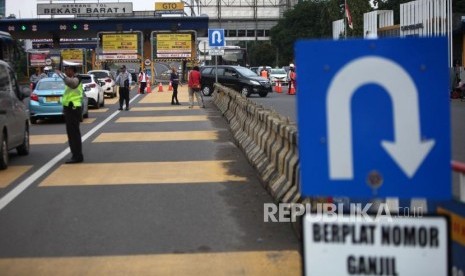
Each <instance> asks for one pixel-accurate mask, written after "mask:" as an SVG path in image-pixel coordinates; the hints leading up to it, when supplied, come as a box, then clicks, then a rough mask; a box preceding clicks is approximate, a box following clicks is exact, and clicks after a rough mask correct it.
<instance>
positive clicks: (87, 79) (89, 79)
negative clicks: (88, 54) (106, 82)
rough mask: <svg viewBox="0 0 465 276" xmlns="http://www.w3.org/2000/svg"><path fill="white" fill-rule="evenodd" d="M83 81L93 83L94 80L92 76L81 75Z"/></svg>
mask: <svg viewBox="0 0 465 276" xmlns="http://www.w3.org/2000/svg"><path fill="white" fill-rule="evenodd" d="M81 82H82V83H84V84H85V83H91V82H92V78H91V77H89V76H81Z"/></svg>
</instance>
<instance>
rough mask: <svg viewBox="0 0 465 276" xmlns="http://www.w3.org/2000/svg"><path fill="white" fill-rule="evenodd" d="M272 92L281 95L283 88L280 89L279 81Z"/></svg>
mask: <svg viewBox="0 0 465 276" xmlns="http://www.w3.org/2000/svg"><path fill="white" fill-rule="evenodd" d="M274 90H275V91H276V93H283V88H282V87H281V82H280V81H278V83H277V84H276V86H275V87H274Z"/></svg>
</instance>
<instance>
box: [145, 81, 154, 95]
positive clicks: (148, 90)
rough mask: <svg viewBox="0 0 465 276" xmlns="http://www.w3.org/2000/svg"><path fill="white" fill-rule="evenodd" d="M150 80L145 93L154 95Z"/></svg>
mask: <svg viewBox="0 0 465 276" xmlns="http://www.w3.org/2000/svg"><path fill="white" fill-rule="evenodd" d="M150 85H151V84H150V80H147V86H145V93H147V94H149V93H152V87H150Z"/></svg>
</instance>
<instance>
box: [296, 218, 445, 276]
mask: <svg viewBox="0 0 465 276" xmlns="http://www.w3.org/2000/svg"><path fill="white" fill-rule="evenodd" d="M334 216H335V215H334V214H333V215H328V214H327V215H324V214H318V215H317V214H313V215H310V214H307V215H305V217H304V251H305V269H306V273H305V275H308V276H312V275H338V276H344V275H441V276H446V275H449V273H448V271H449V250H448V246H449V239H448V221H447V219H446V218H445V217H439V216H438V217H421V218H409V217H397V218H394V217H392V218H390V219H391V220H389V219H388V218H379V220H377V219H375V218H373V220H369V221H365V220H363V219H361V218H360V217H358V218H356V217H354V216H350V215H345V216H341V215H338V216H337V219H335V217H334Z"/></svg>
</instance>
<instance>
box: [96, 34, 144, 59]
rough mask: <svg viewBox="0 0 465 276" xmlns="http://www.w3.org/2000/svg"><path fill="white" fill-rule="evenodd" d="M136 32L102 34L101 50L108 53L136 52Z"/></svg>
mask: <svg viewBox="0 0 465 276" xmlns="http://www.w3.org/2000/svg"><path fill="white" fill-rule="evenodd" d="M137 45H138V44H137V34H103V35H102V52H103V53H104V54H108V53H121V54H129V53H131V54H132V53H134V54H135V53H137Z"/></svg>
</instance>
